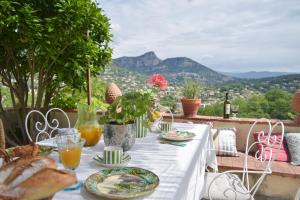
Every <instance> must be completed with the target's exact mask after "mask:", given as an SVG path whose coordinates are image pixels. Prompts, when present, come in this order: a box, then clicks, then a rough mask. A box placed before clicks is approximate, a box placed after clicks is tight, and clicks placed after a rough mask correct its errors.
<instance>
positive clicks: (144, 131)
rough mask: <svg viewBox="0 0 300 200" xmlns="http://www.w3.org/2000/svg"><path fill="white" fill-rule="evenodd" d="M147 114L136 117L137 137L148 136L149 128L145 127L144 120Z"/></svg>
mask: <svg viewBox="0 0 300 200" xmlns="http://www.w3.org/2000/svg"><path fill="white" fill-rule="evenodd" d="M147 117H148V116H147V114H144V115H142V116H140V117H138V118H137V119H136V134H135V137H136V138H143V137H146V135H147V133H148V128H146V127H144V125H143V122H144V121H145V120H146V119H147Z"/></svg>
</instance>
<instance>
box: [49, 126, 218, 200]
mask: <svg viewBox="0 0 300 200" xmlns="http://www.w3.org/2000/svg"><path fill="white" fill-rule="evenodd" d="M174 127H175V128H176V129H178V130H185V131H189V132H193V133H195V134H196V136H195V137H194V139H193V140H191V141H188V142H186V146H184V147H182V146H176V145H170V144H162V143H160V142H159V139H158V137H159V134H157V133H149V134H148V135H147V136H146V137H145V138H137V139H136V141H135V145H134V146H133V147H132V148H131V149H130V150H129V151H128V154H129V155H130V156H131V160H130V161H129V162H128V164H127V166H129V167H139V168H144V169H147V170H150V171H152V172H154V173H155V174H157V175H158V177H159V179H160V182H159V186H158V187H157V188H156V189H155V191H154V192H152V193H150V194H148V195H146V196H143V197H140V198H138V199H144V200H158V199H160V200H177V199H180V200H182V199H186V200H193V199H195V200H196V199H197V200H199V199H201V197H202V195H203V193H204V185H205V184H204V174H205V169H206V167H207V166H210V167H211V168H213V169H215V170H217V163H216V162H217V161H216V155H215V152H214V151H211V149H212V148H213V147H212V145H213V139H212V134H211V128H210V126H209V125H207V124H188V123H174ZM103 148H104V142H103V139H101V141H100V142H99V143H98V144H97V145H96V146H94V147H86V148H84V149H83V151H82V157H81V162H80V165H79V167H78V168H77V169H76V174H77V178H78V180H79V181H82V182H83V183H84V181H85V180H86V179H87V178H88V177H89V176H90V175H91V174H93V173H96V172H98V171H100V170H102V169H105V168H104V167H101V166H100V165H98V164H97V163H96V162H95V161H94V160H93V157H94V156H95V155H97V154H99V153H101V152H103ZM51 157H53V158H54V159H56V160H58V155H57V152H54V153H52V154H51ZM59 168H63V166H62V165H61V164H59ZM49 178H51V177H49ZM54 199H55V200H58V199H69V200H77V199H78V200H79V199H91V200H93V199H101V198H100V197H96V196H94V195H92V194H89V193H88V192H87V191H86V190H85V188H84V187H82V188H81V189H78V190H73V191H60V192H58V193H56V194H55V196H54Z"/></svg>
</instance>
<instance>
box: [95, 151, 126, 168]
mask: <svg viewBox="0 0 300 200" xmlns="http://www.w3.org/2000/svg"><path fill="white" fill-rule="evenodd" d="M93 159H94V160H95V161H96V162H97V163H98V164H99V165H101V166H103V167H109V168H111V167H122V166H124V165H126V164H127V163H128V162H129V160H130V159H131V156H130V155H129V154H127V153H123V156H122V160H121V163H120V164H106V163H104V160H103V154H100V155H96V156H94V157H93Z"/></svg>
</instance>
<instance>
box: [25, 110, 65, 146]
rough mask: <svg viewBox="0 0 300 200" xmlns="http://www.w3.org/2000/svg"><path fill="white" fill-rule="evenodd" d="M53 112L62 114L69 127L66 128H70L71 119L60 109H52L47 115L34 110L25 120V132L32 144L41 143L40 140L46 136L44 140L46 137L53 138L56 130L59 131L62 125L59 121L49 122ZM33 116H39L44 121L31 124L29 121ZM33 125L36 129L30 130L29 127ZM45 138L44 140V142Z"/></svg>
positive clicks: (54, 119)
mask: <svg viewBox="0 0 300 200" xmlns="http://www.w3.org/2000/svg"><path fill="white" fill-rule="evenodd" d="M51 112H61V113H62V114H63V116H64V117H65V118H66V120H67V127H65V128H70V119H69V117H68V115H67V114H66V113H65V112H64V111H63V110H61V109H59V108H52V109H50V110H48V111H47V112H46V114H45V115H44V114H43V113H42V112H40V111H38V110H32V111H30V112H29V113H28V114H27V116H26V118H25V130H26V133H27V136H28V138H29V140H30V141H31V142H38V141H41V140H40V139H39V138H40V137H42V136H44V138H45V137H46V138H47V139H48V138H52V137H53V132H54V131H55V130H57V129H59V125H60V124H59V121H58V119H56V118H53V119H52V120H51V121H48V120H50V119H49V117H50V113H51ZM32 115H38V116H39V117H41V118H39V120H42V121H37V122H33V123H30V122H29V120H30V116H32ZM32 124H34V126H33V128H34V129H33V130H30V129H29V127H28V126H31V125H32ZM31 127H32V126H31ZM30 132H31V133H30ZM33 132H34V133H33ZM33 135H36V136H35V138H33V137H32V136H33ZM44 138H42V140H43V139H44Z"/></svg>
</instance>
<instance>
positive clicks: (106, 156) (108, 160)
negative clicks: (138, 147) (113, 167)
mask: <svg viewBox="0 0 300 200" xmlns="http://www.w3.org/2000/svg"><path fill="white" fill-rule="evenodd" d="M122 156H123V148H121V147H118V146H107V147H104V152H103V161H104V163H105V164H120V163H121V161H122Z"/></svg>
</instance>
